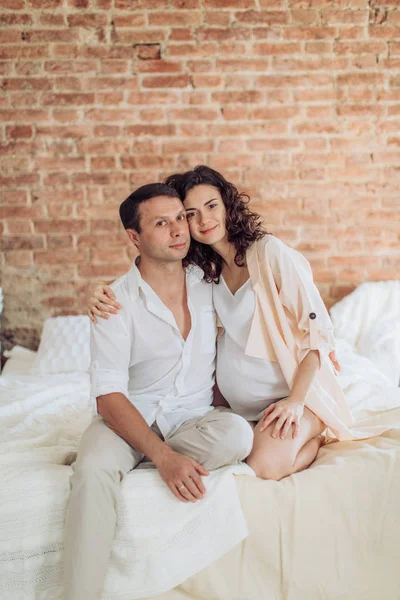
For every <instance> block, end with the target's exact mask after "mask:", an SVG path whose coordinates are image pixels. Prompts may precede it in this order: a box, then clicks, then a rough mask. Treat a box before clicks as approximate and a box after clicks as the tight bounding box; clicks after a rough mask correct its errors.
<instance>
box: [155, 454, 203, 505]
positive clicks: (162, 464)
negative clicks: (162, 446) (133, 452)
mask: <svg viewBox="0 0 400 600" xmlns="http://www.w3.org/2000/svg"><path fill="white" fill-rule="evenodd" d="M153 460H154V459H153ZM154 464H155V465H156V467H157V468H158V470H159V472H160V475H161V477H162V478H163V480H164V481H165V483H166V484H167V486H168V487H169V489H170V490H171V492H172V493H173V494H174V496H176V498H178V500H181V501H182V502H197V500H200V499H201V498H203V496H204V494H205V493H206V488H205V487H204V484H203V482H202V480H201V477H200V475H208V474H209V473H208V471H206V470H205V469H204V468H203V467H202V466H201V464H200V463H198V462H197V460H194V458H190V457H189V456H185V455H184V454H180V453H179V452H175V450H172V449H169V450H168V452H165V451H164V452H163V453H162V456H161V457H160V458H158V459H156V460H154Z"/></svg>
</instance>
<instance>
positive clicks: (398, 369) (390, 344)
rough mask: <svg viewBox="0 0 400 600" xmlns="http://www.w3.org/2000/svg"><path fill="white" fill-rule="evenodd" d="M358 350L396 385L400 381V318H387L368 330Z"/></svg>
mask: <svg viewBox="0 0 400 600" xmlns="http://www.w3.org/2000/svg"><path fill="white" fill-rule="evenodd" d="M357 350H358V352H359V353H360V354H362V355H363V356H366V357H367V358H369V359H370V360H372V362H373V363H374V364H375V365H376V366H377V367H378V369H379V370H380V371H382V373H384V374H385V375H386V377H387V378H388V379H389V380H390V381H392V383H394V384H395V385H399V382H400V319H399V320H397V319H386V320H382V321H381V322H380V323H377V324H376V326H375V327H373V328H371V329H369V330H367V331H366V332H365V333H364V334H362V335H361V337H360V339H359V340H358V344H357Z"/></svg>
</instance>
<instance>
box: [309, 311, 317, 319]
mask: <svg viewBox="0 0 400 600" xmlns="http://www.w3.org/2000/svg"><path fill="white" fill-rule="evenodd" d="M309 317H310V319H316V318H317V315H316V314H315V313H314V312H311V313H310V314H309Z"/></svg>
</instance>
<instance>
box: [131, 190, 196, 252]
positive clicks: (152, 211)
mask: <svg viewBox="0 0 400 600" xmlns="http://www.w3.org/2000/svg"><path fill="white" fill-rule="evenodd" d="M139 214H140V233H137V232H136V231H135V232H134V231H132V230H130V235H129V237H130V238H131V239H132V240H133V241H134V242H135V244H136V245H137V247H138V248H139V252H140V254H141V256H142V257H143V258H145V257H146V258H150V259H151V260H155V261H160V262H174V261H178V260H179V261H180V260H182V259H183V258H185V256H186V254H187V253H188V251H189V245H190V234H189V228H188V224H187V221H186V212H185V209H184V206H183V204H182V202H181V201H180V200H179V199H178V198H169V197H168V196H157V197H156V198H152V199H151V200H146V201H145V202H143V203H142V204H141V205H140V206H139ZM128 231H129V230H128Z"/></svg>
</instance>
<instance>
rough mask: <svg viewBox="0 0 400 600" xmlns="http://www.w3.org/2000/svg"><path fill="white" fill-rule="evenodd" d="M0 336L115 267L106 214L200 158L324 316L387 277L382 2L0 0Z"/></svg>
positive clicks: (391, 271) (118, 257) (74, 301)
mask: <svg viewBox="0 0 400 600" xmlns="http://www.w3.org/2000/svg"><path fill="white" fill-rule="evenodd" d="M0 7H1V8H0V12H1V14H0V24H1V31H0V70H1V75H2V83H1V94H0V120H1V123H0V127H1V129H0V135H1V138H2V139H1V157H0V163H1V184H2V186H1V187H2V190H3V191H2V194H1V208H0V217H1V233H2V237H1V249H2V255H1V265H2V271H3V287H4V290H5V318H4V320H3V325H4V326H5V327H6V329H7V330H8V331H7V332H6V333H7V335H8V336H9V337H10V338H12V339H13V340H14V341H18V342H20V343H21V342H22V343H30V344H32V343H34V338H35V336H37V332H38V330H40V328H41V325H42V322H43V319H44V318H45V317H46V316H48V315H57V314H68V313H74V312H82V311H83V308H84V304H83V289H84V287H85V284H86V283H87V282H88V281H89V280H96V279H98V278H112V277H114V276H116V275H117V274H120V273H121V272H123V271H124V270H126V267H127V265H128V262H129V257H128V255H129V250H128V245H127V242H126V238H125V236H124V233H123V232H122V230H121V227H120V225H119V222H118V214H117V208H118V206H119V204H120V202H121V201H122V200H123V199H124V198H125V197H126V195H127V194H128V193H129V192H130V191H132V190H133V189H134V188H135V187H136V186H138V185H140V184H142V183H145V182H150V181H154V180H160V179H161V178H162V177H164V176H165V175H166V174H168V173H171V172H172V171H176V170H180V169H187V168H190V167H193V166H195V165H196V164H198V163H206V164H208V165H210V166H212V167H214V168H216V169H219V170H221V171H222V173H223V174H224V175H225V176H226V177H227V178H229V179H231V180H232V181H233V182H235V183H236V184H237V185H238V187H239V188H240V189H243V190H246V191H248V192H249V193H250V194H251V196H252V199H253V200H252V205H253V206H254V207H255V208H256V209H258V210H259V211H261V213H262V214H263V215H264V216H265V218H266V224H267V227H268V229H269V230H270V231H272V232H274V233H276V234H277V235H278V236H280V237H281V238H282V239H283V240H284V241H286V242H287V243H289V244H290V245H292V246H294V247H296V248H298V249H299V250H300V251H302V252H303V253H304V254H305V255H306V256H307V257H308V258H309V259H310V260H311V263H312V265H313V269H314V273H315V278H316V281H317V283H318V285H319V287H320V289H321V292H322V294H323V296H324V298H325V300H326V301H327V303H328V304H332V302H334V301H335V300H337V299H338V298H340V297H342V296H343V295H344V294H346V293H347V292H348V291H349V290H350V289H352V288H353V287H354V286H355V285H357V284H358V283H359V282H361V281H364V280H367V279H371V280H379V279H391V278H398V276H399V275H398V273H399V266H400V251H399V232H400V223H399V208H400V201H399V192H400V180H399V176H398V175H399V169H400V151H399V146H400V1H399V0H370V1H367V0H331V1H329V0H0Z"/></svg>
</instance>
